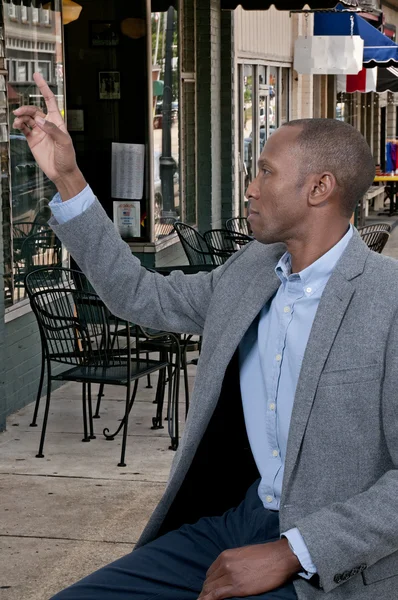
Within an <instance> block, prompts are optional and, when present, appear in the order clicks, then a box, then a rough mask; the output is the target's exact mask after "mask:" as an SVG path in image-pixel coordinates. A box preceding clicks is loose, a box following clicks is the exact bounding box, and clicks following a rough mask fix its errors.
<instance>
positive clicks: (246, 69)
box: [243, 65, 254, 190]
mask: <svg viewBox="0 0 398 600" xmlns="http://www.w3.org/2000/svg"><path fill="white" fill-rule="evenodd" d="M243 140H244V156H243V161H244V164H245V173H246V176H245V190H246V189H247V187H248V185H249V183H250V182H251V181H252V179H253V174H254V171H253V67H252V65H244V66H243Z"/></svg>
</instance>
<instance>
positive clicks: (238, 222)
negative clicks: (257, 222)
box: [225, 217, 250, 236]
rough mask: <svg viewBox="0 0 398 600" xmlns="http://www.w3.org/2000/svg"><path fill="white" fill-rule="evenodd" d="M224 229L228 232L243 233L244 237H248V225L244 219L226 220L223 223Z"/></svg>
mask: <svg viewBox="0 0 398 600" xmlns="http://www.w3.org/2000/svg"><path fill="white" fill-rule="evenodd" d="M225 227H226V229H229V230H230V231H236V233H243V234H244V235H247V236H250V229H249V223H248V222H247V219H246V217H233V218H232V219H227V221H226V222H225Z"/></svg>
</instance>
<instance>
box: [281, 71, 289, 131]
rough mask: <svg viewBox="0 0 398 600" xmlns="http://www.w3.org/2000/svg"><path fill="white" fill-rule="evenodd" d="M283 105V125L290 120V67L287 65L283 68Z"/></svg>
mask: <svg viewBox="0 0 398 600" xmlns="http://www.w3.org/2000/svg"><path fill="white" fill-rule="evenodd" d="M281 71H282V75H281V83H282V90H281V106H280V121H279V125H283V124H284V123H287V121H289V110H290V106H289V90H290V69H287V68H285V67H282V68H281Z"/></svg>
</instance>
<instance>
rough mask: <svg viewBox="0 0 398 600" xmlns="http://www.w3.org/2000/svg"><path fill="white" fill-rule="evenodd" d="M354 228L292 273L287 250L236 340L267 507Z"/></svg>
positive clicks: (305, 555)
mask: <svg viewBox="0 0 398 600" xmlns="http://www.w3.org/2000/svg"><path fill="white" fill-rule="evenodd" d="M352 234H353V231H352V227H351V226H350V228H349V230H348V232H347V233H346V235H345V236H344V237H343V238H342V239H341V240H340V242H338V244H336V245H335V246H334V247H333V248H332V249H331V250H329V252H327V253H326V254H324V255H323V256H322V257H321V258H319V259H318V260H317V261H316V262H314V263H313V264H312V265H310V266H309V267H307V268H306V269H304V270H303V271H301V272H300V273H294V274H292V272H291V270H292V269H291V257H290V254H289V253H288V252H286V253H285V254H284V255H283V256H282V257H281V259H280V261H279V262H278V264H277V266H276V268H275V272H276V274H277V275H278V277H279V279H280V280H281V285H280V287H279V288H278V291H277V292H276V294H275V295H274V297H273V298H272V299H271V300H270V301H269V302H268V303H267V304H266V305H265V306H264V308H263V309H262V310H261V312H260V314H259V315H258V317H257V318H256V319H255V320H254V322H253V323H252V325H251V326H250V328H249V329H248V331H247V333H246V335H245V336H244V338H243V339H242V341H241V343H240V346H239V360H240V384H241V392H242V401H243V411H244V416H245V423H246V430H247V435H248V438H249V442H250V447H251V450H252V452H253V456H254V460H255V461H256V465H257V468H258V470H259V473H260V476H261V482H260V485H259V488H258V494H259V496H260V499H261V501H262V503H263V504H264V506H265V507H266V508H269V509H271V510H279V505H280V498H281V492H282V480H283V472H284V464H285V457H286V447H287V438H288V434H289V426H290V418H291V414H292V409H293V402H294V396H295V392H296V387H297V382H298V378H299V375H300V369H301V363H302V361H303V357H304V352H305V349H306V346H307V342H308V338H309V335H310V331H311V327H312V324H313V321H314V318H315V313H316V311H317V308H318V305H319V301H320V299H321V296H322V293H323V290H324V289H325V286H326V284H327V282H328V280H329V277H330V276H331V274H332V271H333V269H334V267H335V266H336V263H337V262H338V260H339V258H340V257H341V255H342V254H343V252H344V250H345V249H346V247H347V245H348V243H349V241H350V239H351V237H352ZM283 535H284V536H285V537H287V538H288V540H289V542H290V544H291V546H292V548H293V551H294V553H295V554H296V556H297V557H298V558H299V560H300V563H301V565H302V566H303V567H304V569H305V570H306V571H307V572H308V573H310V574H313V573H316V567H315V565H314V564H313V563H312V560H311V557H310V554H309V552H308V550H307V548H306V545H305V543H304V540H303V538H302V536H301V534H300V532H299V531H298V529H297V528H295V529H290V530H289V531H287V532H284V533H283ZM301 575H303V574H301Z"/></svg>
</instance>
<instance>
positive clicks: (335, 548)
mask: <svg viewBox="0 0 398 600" xmlns="http://www.w3.org/2000/svg"><path fill="white" fill-rule="evenodd" d="M397 390H398V311H397V312H396V313H395V317H394V320H393V325H392V326H391V328H390V333H389V338H388V342H387V346H386V353H385V370H384V381H383V387H382V397H381V411H382V423H383V429H384V435H385V439H386V443H387V448H388V452H389V455H390V457H389V458H390V463H391V468H390V469H389V470H388V471H386V473H384V475H383V476H382V477H381V478H380V479H379V480H378V481H376V482H375V483H374V484H373V485H372V486H371V487H370V488H369V489H367V490H366V491H364V492H362V493H361V494H358V495H356V496H354V497H352V498H350V499H349V500H347V501H345V502H337V503H334V504H331V505H330V506H326V507H324V508H322V509H320V510H318V511H316V512H315V513H312V514H310V515H308V516H306V517H303V518H300V519H298V520H296V521H295V526H296V527H297V528H298V529H299V531H300V533H301V535H302V537H303V538H304V541H305V543H306V545H307V548H308V550H309V552H310V555H311V557H312V559H313V560H314V563H315V564H316V566H317V571H318V574H319V580H320V584H321V586H322V588H323V589H324V591H325V592H330V591H331V590H333V589H334V588H336V587H338V586H339V585H344V583H345V582H346V581H348V580H349V579H351V577H354V576H356V575H358V574H359V573H361V572H362V571H365V570H366V569H367V568H369V567H371V566H373V565H374V564H375V563H378V562H379V561H383V559H384V562H385V565H384V568H383V569H382V571H383V572H385V573H386V576H387V573H388V574H389V576H392V575H398V572H393V573H391V572H390V571H391V565H390V567H388V560H389V557H391V555H392V554H393V553H395V552H397V551H398V517H397V515H398V394H397ZM371 400H372V399H369V401H371ZM375 401H376V402H378V401H379V399H378V398H377V399H375ZM386 460H388V459H387V457H386ZM391 559H392V561H393V565H395V567H396V565H397V564H398V557H397V556H395V560H394V558H393V557H391Z"/></svg>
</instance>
